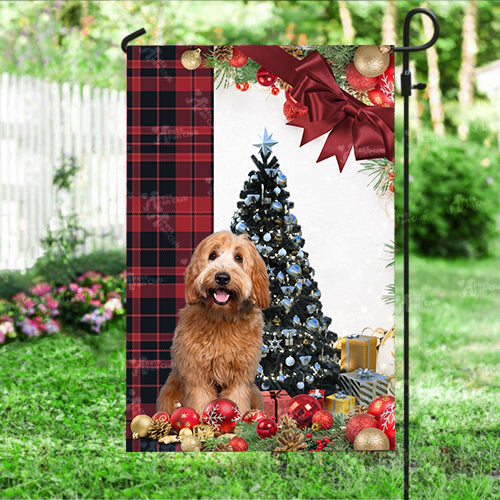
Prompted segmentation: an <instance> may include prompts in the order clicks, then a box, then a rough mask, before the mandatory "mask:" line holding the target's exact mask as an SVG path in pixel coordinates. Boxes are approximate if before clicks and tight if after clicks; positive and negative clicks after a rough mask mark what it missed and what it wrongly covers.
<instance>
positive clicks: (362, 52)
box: [353, 45, 390, 77]
mask: <svg viewBox="0 0 500 500" xmlns="http://www.w3.org/2000/svg"><path fill="white" fill-rule="evenodd" d="M353 61H354V66H355V67H356V69H357V70H358V71H359V72H360V73H361V74H362V75H364V76H369V77H374V76H379V75H381V74H382V73H383V72H384V71H385V70H386V69H387V67H388V66H389V62H390V56H389V54H387V53H385V54H383V53H382V52H380V50H379V49H378V47H377V45H360V46H359V47H358V48H357V49H356V52H354V60H353Z"/></svg>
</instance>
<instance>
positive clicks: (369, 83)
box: [345, 63, 378, 91]
mask: <svg viewBox="0 0 500 500" xmlns="http://www.w3.org/2000/svg"><path fill="white" fill-rule="evenodd" d="M345 77H346V80H347V83H348V84H349V85H350V86H351V87H352V88H353V89H356V90H362V91H364V90H371V89H374V88H375V85H377V83H378V77H376V76H364V75H362V74H361V73H360V72H359V71H358V70H357V69H356V66H354V63H349V64H348V65H347V68H346V69H345Z"/></svg>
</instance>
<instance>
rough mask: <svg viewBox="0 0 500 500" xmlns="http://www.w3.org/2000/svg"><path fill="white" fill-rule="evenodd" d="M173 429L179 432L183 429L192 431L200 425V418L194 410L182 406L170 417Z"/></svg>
mask: <svg viewBox="0 0 500 500" xmlns="http://www.w3.org/2000/svg"><path fill="white" fill-rule="evenodd" d="M170 423H171V424H172V428H173V429H174V430H176V431H177V432H179V431H180V430H181V429H185V428H188V429H192V428H193V427H194V426H195V425H200V423H201V422H200V416H199V415H198V413H196V411H195V410H193V408H190V407H189V406H181V407H180V408H177V410H175V411H174V413H172V416H171V417H170Z"/></svg>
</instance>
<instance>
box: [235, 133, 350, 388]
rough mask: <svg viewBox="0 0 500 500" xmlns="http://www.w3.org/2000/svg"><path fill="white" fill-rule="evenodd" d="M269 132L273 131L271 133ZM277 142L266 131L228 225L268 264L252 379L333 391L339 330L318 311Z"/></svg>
mask: <svg viewBox="0 0 500 500" xmlns="http://www.w3.org/2000/svg"><path fill="white" fill-rule="evenodd" d="M271 135H272V134H271ZM274 144H276V142H275V141H273V140H272V139H271V137H270V136H268V134H267V131H266V130H265V131H264V136H263V137H262V143H261V144H255V146H259V147H260V150H259V156H260V160H259V159H257V158H256V157H255V156H254V155H252V160H253V162H254V163H255V165H256V167H257V170H252V171H251V172H250V173H249V177H248V180H247V181H246V182H245V183H244V186H243V191H241V193H240V198H241V200H242V201H239V202H238V204H237V206H238V209H237V211H236V212H235V213H234V215H233V219H232V222H231V230H232V232H233V233H235V234H242V233H246V234H248V236H249V237H250V239H251V240H252V241H253V242H254V243H255V245H256V247H257V250H258V252H259V253H260V255H261V256H262V258H263V259H264V261H265V263H266V265H267V271H268V274H269V280H270V292H271V305H270V307H269V308H268V309H266V310H265V311H264V335H263V347H262V358H261V361H260V365H259V367H258V371H257V377H256V383H257V386H258V387H259V388H260V389H261V390H264V391H265V390H274V389H285V390H286V391H287V392H288V393H289V394H290V395H291V396H293V395H296V394H301V393H304V392H305V393H307V392H309V391H310V390H311V389H325V390H326V393H327V395H328V394H332V393H334V392H335V391H336V390H337V388H338V387H337V381H338V374H339V372H340V367H339V364H338V357H339V355H340V351H339V350H338V349H335V348H333V347H332V344H333V343H334V342H335V341H336V340H337V335H336V334H335V333H333V332H331V331H330V330H329V326H330V323H331V319H330V318H328V317H326V316H325V315H324V314H323V312H322V305H321V301H320V297H321V292H320V291H319V289H318V285H317V283H316V281H315V280H314V269H312V268H311V266H310V263H309V259H308V257H309V255H308V253H307V252H306V251H305V250H304V249H303V247H304V239H303V238H302V231H301V227H300V225H299V224H298V223H297V219H296V217H295V216H294V215H293V214H292V213H291V211H290V210H291V209H292V208H293V203H292V202H291V201H289V200H288V198H289V195H290V194H289V192H288V191H287V190H286V189H285V188H286V185H287V180H286V176H285V175H284V174H283V172H281V170H280V168H279V164H278V160H277V159H276V157H275V156H273V155H272V150H271V147H272V146H273V145H274Z"/></svg>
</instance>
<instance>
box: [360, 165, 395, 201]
mask: <svg viewBox="0 0 500 500" xmlns="http://www.w3.org/2000/svg"><path fill="white" fill-rule="evenodd" d="M361 165H363V167H364V168H362V169H361V170H358V172H368V176H369V177H370V181H369V182H368V186H371V185H373V189H374V190H375V191H378V192H380V194H385V193H386V191H387V189H388V188H389V175H390V173H391V172H394V163H393V162H392V161H389V160H387V159H386V158H376V159H373V160H367V161H363V162H361Z"/></svg>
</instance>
